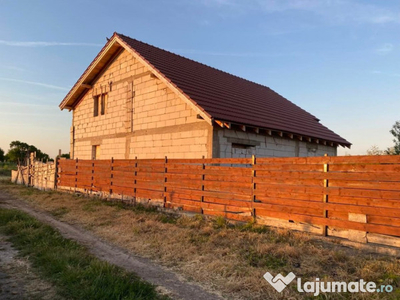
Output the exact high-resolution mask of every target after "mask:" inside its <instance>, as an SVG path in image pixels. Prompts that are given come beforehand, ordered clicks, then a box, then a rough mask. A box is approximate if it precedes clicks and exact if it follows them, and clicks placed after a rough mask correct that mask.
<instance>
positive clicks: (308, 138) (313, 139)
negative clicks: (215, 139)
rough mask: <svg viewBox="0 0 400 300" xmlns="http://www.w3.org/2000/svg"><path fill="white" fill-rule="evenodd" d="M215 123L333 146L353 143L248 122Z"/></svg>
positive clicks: (229, 127) (222, 126)
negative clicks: (253, 124)
mask: <svg viewBox="0 0 400 300" xmlns="http://www.w3.org/2000/svg"><path fill="white" fill-rule="evenodd" d="M214 123H215V124H216V125H218V126H219V127H221V128H227V129H234V130H241V131H246V132H253V133H257V134H265V135H269V136H276V137H281V138H288V139H293V140H299V141H304V142H309V143H315V144H320V145H324V146H331V147H338V146H342V147H343V148H346V147H347V148H349V149H350V147H351V143H343V142H337V141H330V140H328V139H321V138H318V137H312V136H306V135H302V134H298V133H291V132H287V131H282V130H277V129H271V128H263V127H256V126H252V125H247V124H239V123H232V122H229V121H224V120H214Z"/></svg>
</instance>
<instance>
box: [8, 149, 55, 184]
mask: <svg viewBox="0 0 400 300" xmlns="http://www.w3.org/2000/svg"><path fill="white" fill-rule="evenodd" d="M11 181H12V182H14V183H18V184H24V185H27V186H32V187H35V188H38V189H40V190H53V189H54V188H55V185H56V163H55V162H53V161H49V162H43V161H38V160H36V159H35V156H34V154H33V153H32V154H31V155H30V158H29V159H27V163H26V166H22V165H18V169H17V170H12V171H11Z"/></svg>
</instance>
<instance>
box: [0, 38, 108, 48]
mask: <svg viewBox="0 0 400 300" xmlns="http://www.w3.org/2000/svg"><path fill="white" fill-rule="evenodd" d="M0 45H4V46H13V47H54V46H88V47H102V46H103V45H100V44H92V43H63V42H19V41H5V40H0Z"/></svg>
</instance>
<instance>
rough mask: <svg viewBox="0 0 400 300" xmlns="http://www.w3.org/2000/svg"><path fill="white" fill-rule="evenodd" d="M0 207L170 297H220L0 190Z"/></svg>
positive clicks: (199, 299)
mask: <svg viewBox="0 0 400 300" xmlns="http://www.w3.org/2000/svg"><path fill="white" fill-rule="evenodd" d="M0 207H4V208H15V209H18V210H21V211H23V212H26V213H28V214H30V215H31V216H33V217H35V218H37V219H38V220H40V221H42V222H44V223H47V224H49V225H51V226H52V227H54V228H56V229H57V230H58V231H59V232H60V233H61V234H62V235H63V236H64V237H65V238H68V239H72V240H75V241H77V242H78V243H80V244H82V245H84V246H86V247H87V248H88V250H89V251H90V252H91V253H92V254H93V255H95V256H96V257H98V258H99V259H101V260H104V261H107V262H109V263H111V264H113V265H116V266H119V267H121V268H124V269H125V270H127V271H129V272H134V273H136V274H137V275H138V276H139V277H141V278H142V279H144V280H145V281H147V282H150V283H152V284H154V285H157V286H158V287H159V291H160V292H161V293H164V294H167V295H168V296H170V297H171V298H173V299H184V300H186V299H187V300H196V299H197V300H220V299H223V298H222V297H221V296H219V295H217V294H214V293H211V292H209V291H207V290H205V289H204V288H202V287H201V286H199V285H196V284H193V283H190V282H187V281H185V280H184V279H183V278H182V277H181V276H179V275H178V274H176V273H174V272H171V271H169V270H165V269H163V268H162V267H160V266H158V265H156V264H155V263H153V262H152V261H151V260H149V259H147V258H143V257H140V256H137V255H134V254H132V253H128V252H127V251H126V250H124V249H122V248H120V247H118V246H116V245H112V244H110V243H108V242H106V241H104V240H101V239H100V238H99V237H96V236H95V235H93V234H92V233H90V232H88V231H86V230H84V229H82V228H80V227H78V226H76V225H71V224H68V223H65V222H61V221H58V220H56V219H55V218H54V217H53V216H51V215H49V214H47V213H45V212H43V211H40V210H37V209H34V208H32V207H31V206H30V205H29V204H27V203H26V202H25V201H23V200H20V199H16V198H14V197H12V196H10V195H8V194H6V193H5V192H2V191H0Z"/></svg>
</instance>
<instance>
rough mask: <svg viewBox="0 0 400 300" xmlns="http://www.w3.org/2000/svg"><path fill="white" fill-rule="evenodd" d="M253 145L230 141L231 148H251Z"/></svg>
mask: <svg viewBox="0 0 400 300" xmlns="http://www.w3.org/2000/svg"><path fill="white" fill-rule="evenodd" d="M254 147H255V146H253V145H246V144H238V143H232V148H236V149H251V148H254Z"/></svg>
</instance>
